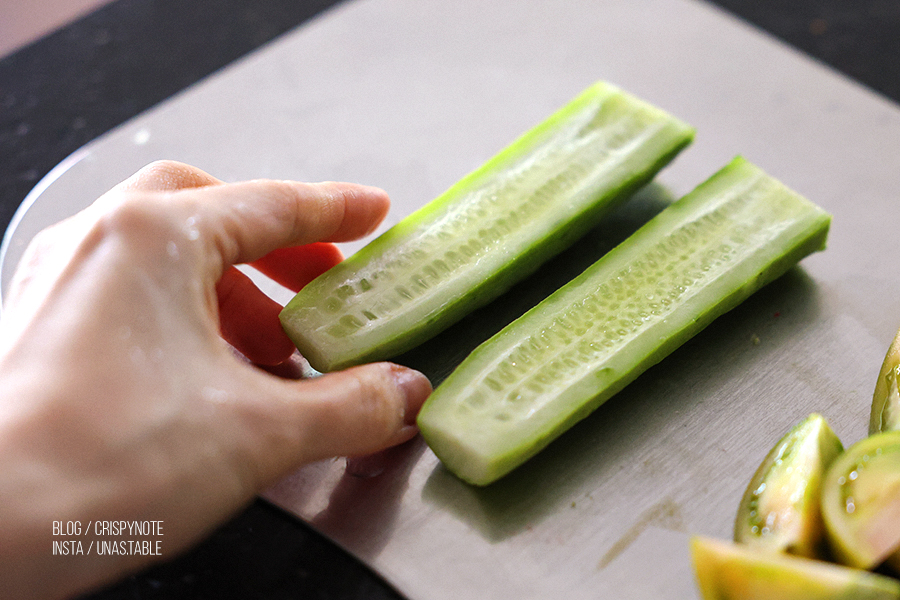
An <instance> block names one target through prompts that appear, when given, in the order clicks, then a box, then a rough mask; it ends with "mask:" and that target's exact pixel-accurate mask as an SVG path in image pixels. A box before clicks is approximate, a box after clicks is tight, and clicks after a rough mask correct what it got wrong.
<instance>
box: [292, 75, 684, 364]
mask: <svg viewBox="0 0 900 600" xmlns="http://www.w3.org/2000/svg"><path fill="white" fill-rule="evenodd" d="M693 136H694V130H693V128H691V127H690V126H689V125H687V124H685V123H683V122H682V121H680V120H678V119H676V118H674V117H672V116H671V115H669V114H667V113H666V112H664V111H662V110H660V109H659V108H656V107H654V106H652V105H650V104H648V103H646V102H644V101H642V100H640V99H638V98H635V97H634V96H631V95H629V94H627V93H626V92H623V91H622V90H620V89H618V88H616V87H615V86H612V85H610V84H607V83H603V82H600V83H597V84H594V85H592V86H591V87H590V88H588V89H587V90H585V91H584V92H583V93H581V94H580V95H579V96H578V97H576V98H575V99H574V100H572V101H571V102H570V103H569V104H567V105H566V106H564V107H563V108H562V109H560V110H559V111H557V112H556V113H555V114H553V115H551V116H550V117H549V118H548V119H547V120H546V121H544V122H543V123H541V124H540V125H538V126H536V127H535V128H533V129H532V130H530V131H529V132H527V133H525V134H524V135H523V136H522V137H520V138H519V139H517V140H516V141H515V142H513V143H512V144H511V145H510V146H508V147H507V148H506V149H504V150H503V151H501V152H500V153H499V154H497V155H496V156H495V157H494V158H492V159H490V160H489V161H487V162H486V163H485V164H484V165H483V166H481V167H480V168H479V169H477V170H476V171H474V172H472V173H470V174H469V175H467V176H465V177H464V178H463V179H461V180H460V181H459V182H458V183H456V184H455V185H454V186H452V187H451V188H450V189H448V190H447V191H446V192H445V193H444V194H442V195H441V196H439V197H438V198H436V199H435V200H433V201H432V202H430V203H428V204H427V205H425V206H424V207H422V208H421V209H419V210H417V211H416V212H415V213H413V214H412V215H409V216H408V217H406V218H405V219H403V220H402V221H401V222H400V223H398V224H397V225H395V226H394V227H392V228H391V229H390V230H388V231H387V232H385V233H384V234H382V235H381V236H379V237H378V238H377V239H375V240H374V241H372V242H371V243H370V244H368V245H367V246H365V247H364V248H362V249H361V250H360V251H359V252H357V253H356V254H354V255H353V256H351V257H349V258H348V259H347V260H345V261H344V262H342V263H340V264H338V265H337V266H335V267H334V268H332V269H331V270H329V271H328V272H326V273H324V274H323V275H321V276H320V277H319V278H317V279H316V280H315V281H313V282H311V283H310V284H309V285H307V286H306V287H305V288H304V289H303V290H301V291H300V292H299V293H298V294H297V295H296V296H295V297H294V298H293V299H292V300H291V301H290V302H289V303H288V305H287V306H286V307H285V308H284V310H283V311H282V312H281V322H282V325H283V327H284V330H285V331H286V332H287V334H288V336H289V337H290V338H291V340H292V341H293V342H294V344H295V345H296V346H297V347H298V348H299V350H300V352H301V354H302V355H303V356H304V357H305V358H306V359H307V360H308V361H309V362H310V364H312V366H313V367H314V368H316V369H317V370H319V371H333V370H337V369H341V368H344V367H348V366H352V365H355V364H359V363H363V362H368V361H373V360H382V359H387V358H391V357H394V356H396V355H398V354H400V353H402V352H405V351H407V350H409V349H411V348H413V347H415V346H417V345H419V344H420V343H422V342H424V341H425V340H427V339H429V338H430V337H432V336H434V335H435V334H437V333H439V332H440V331H442V330H443V329H445V328H446V327H448V326H449V325H451V324H453V323H454V322H456V321H458V320H459V319H461V318H462V317H463V316H465V315H466V314H468V313H469V312H471V311H472V310H474V309H476V308H478V307H480V306H482V305H484V304H487V303H488V302H489V301H491V300H493V299H494V298H496V297H497V296H499V295H500V294H502V293H503V292H504V291H506V290H507V289H508V288H509V287H510V286H512V285H513V284H514V283H516V282H517V281H519V280H521V279H523V278H524V277H526V276H527V275H529V274H530V273H532V272H533V271H534V270H535V269H536V268H537V267H538V266H539V265H540V264H542V263H543V262H545V261H546V260H547V259H549V258H551V257H552V256H554V255H555V254H557V253H559V252H560V251H562V250H563V249H565V248H566V247H568V246H569V245H570V244H571V243H573V242H574V241H575V240H576V239H578V238H579V237H580V236H581V235H583V234H584V233H586V232H587V231H588V230H589V229H590V228H591V227H593V226H595V225H596V224H597V223H598V222H599V220H600V219H601V218H602V217H603V216H604V215H606V214H607V213H608V212H609V211H611V210H613V209H614V208H615V207H617V206H618V205H619V204H621V203H622V202H624V201H625V200H626V199H627V198H628V197H629V196H630V195H631V194H632V193H633V192H635V191H636V190H637V189H639V188H640V187H641V186H643V185H644V184H646V183H647V182H649V181H650V180H651V179H652V178H653V176H654V175H655V174H656V173H657V172H658V171H659V170H660V169H662V168H663V167H664V166H665V165H666V164H667V163H668V162H670V161H671V160H672V158H674V157H675V155H676V154H678V152H680V151H681V150H682V149H683V148H684V147H685V146H687V145H688V144H689V143H690V142H691V140H692V139H693Z"/></svg>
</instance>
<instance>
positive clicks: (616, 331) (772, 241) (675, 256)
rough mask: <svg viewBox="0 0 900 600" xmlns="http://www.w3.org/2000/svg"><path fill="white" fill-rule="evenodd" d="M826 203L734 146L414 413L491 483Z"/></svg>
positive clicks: (801, 235)
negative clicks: (710, 171)
mask: <svg viewBox="0 0 900 600" xmlns="http://www.w3.org/2000/svg"><path fill="white" fill-rule="evenodd" d="M830 222H831V217H830V215H828V214H827V213H826V212H824V211H823V210H821V209H820V208H819V207H817V206H815V205H814V204H812V203H811V202H809V201H808V200H806V199H805V198H803V197H801V196H800V195H798V194H797V193H795V192H793V191H791V190H789V189H788V188H787V187H785V186H784V185H782V184H781V183H779V182H778V181H776V180H775V179H773V178H771V177H769V176H768V175H766V174H765V173H764V172H763V171H761V170H760V169H759V168H758V167H756V166H754V165H752V164H751V163H750V162H748V161H746V160H744V159H743V158H741V157H737V158H735V159H734V160H733V161H732V162H731V163H730V164H728V165H727V166H726V167H724V168H723V169H722V170H721V171H719V172H718V173H717V174H715V175H714V176H713V177H711V178H710V179H709V180H707V181H706V182H705V183H703V184H701V185H700V186H699V187H697V188H696V189H695V190H694V191H693V192H691V193H690V194H688V195H687V196H685V197H683V198H681V199H680V200H678V201H676V202H674V203H673V204H672V205H670V206H669V207H668V208H666V209H665V210H663V211H662V212H661V213H660V214H659V215H657V216H656V217H654V218H653V219H652V220H651V221H649V222H648V223H647V224H645V225H644V226H643V227H642V228H641V229H639V230H638V231H637V232H636V233H635V234H634V235H632V236H631V237H629V238H628V239H627V240H625V241H624V242H623V243H622V244H620V245H619V246H617V247H616V248H614V249H613V250H612V251H611V252H610V253H608V254H607V255H606V256H604V257H603V258H601V259H600V260H599V261H597V262H596V263H594V265H592V266H591V267H589V268H588V269H587V270H586V271H585V272H584V273H582V274H581V275H579V276H578V277H576V278H575V279H574V280H572V281H571V282H570V283H568V284H567V285H565V286H563V287H562V288H560V289H559V290H557V291H556V292H555V293H553V294H552V295H550V296H549V297H548V298H547V299H546V300H544V301H543V302H541V303H540V304H538V305H537V306H536V307H534V308H533V309H531V310H530V311H529V312H527V313H525V314H524V315H523V316H522V317H520V318H519V319H517V320H516V321H514V322H512V323H511V324H510V325H508V326H507V327H506V328H505V329H503V330H501V331H500V332H499V333H498V334H496V335H495V336H494V337H492V338H491V339H489V340H488V341H487V342H485V343H483V344H482V345H481V346H479V347H478V348H476V349H475V350H474V351H473V352H472V353H471V354H470V355H469V356H468V357H467V358H466V359H465V360H464V361H463V363H462V364H461V365H460V366H459V367H458V368H457V369H456V370H455V371H454V372H453V373H451V374H450V376H449V377H448V378H447V379H446V380H445V381H444V382H443V383H442V384H441V385H439V386H438V387H437V389H436V390H435V391H434V393H433V394H432V395H431V397H430V398H429V400H427V401H426V403H425V405H424V407H423V408H422V410H421V412H420V413H419V417H418V424H419V428H420V429H421V431H422V434H423V435H424V437H425V440H426V441H427V442H428V444H429V445H430V446H431V448H432V450H434V452H435V454H437V456H438V457H439V458H440V459H441V460H442V462H443V463H444V464H445V465H446V466H447V467H448V468H449V469H450V470H451V471H452V472H454V473H456V474H457V475H458V476H459V477H460V478H462V479H464V480H466V481H468V482H470V483H473V484H476V485H484V484H488V483H490V482H492V481H494V480H496V479H498V478H500V477H502V476H503V475H505V474H506V473H508V472H509V471H511V470H512V469H514V468H515V467H517V466H518V465H520V464H522V463H523V462H525V461H526V460H527V459H528V458H529V457H531V456H533V455H534V454H536V453H537V452H538V451H539V450H541V449H542V448H543V447H544V446H546V445H547V444H548V443H550V441H551V440H553V439H554V438H556V437H557V436H558V435H560V434H561V433H562V432H563V431H565V430H566V429H568V428H569V427H570V426H572V425H573V424H574V423H575V422H577V421H579V420H580V419H582V418H583V417H585V416H587V415H588V414H589V413H590V412H591V411H593V410H594V409H595V408H597V407H598V406H599V405H600V404H602V403H603V402H605V401H606V400H607V399H608V398H610V397H611V396H612V395H613V394H615V393H616V392H617V391H619V390H620V389H622V388H623V387H624V386H625V385H627V384H628V383H629V382H630V381H632V380H633V379H635V378H636V377H637V376H638V375H639V374H640V373H642V372H643V371H644V370H646V369H647V368H649V367H650V366H651V365H653V364H655V363H657V362H659V361H660V360H662V358H663V357H665V356H667V355H668V354H669V353H670V352H672V351H673V350H674V349H675V348H677V347H678V346H680V345H681V344H682V343H684V342H685V341H686V340H688V339H690V338H691V337H692V336H693V335H694V334H696V333H697V332H698V331H700V330H701V329H703V328H704V327H706V325H708V324H709V323H710V322H711V321H712V320H713V319H715V318H716V317H717V316H719V315H721V314H723V313H724V312H726V311H728V310H730V309H731V308H733V307H734V306H736V305H737V304H738V303H740V302H741V301H743V300H744V299H745V298H747V297H748V296H749V295H750V294H752V293H753V292H754V291H756V290H757V289H759V288H760V287H762V286H763V285H764V284H766V283H767V282H769V281H771V280H772V279H775V278H776V277H778V276H779V275H781V274H783V273H784V272H785V271H786V270H787V269H788V268H789V267H791V266H792V265H794V264H795V263H796V262H797V261H799V260H800V259H801V258H803V257H804V256H806V255H807V254H809V253H811V252H814V251H816V250H820V249H822V248H824V245H825V240H826V236H827V233H828V228H829V224H830Z"/></svg>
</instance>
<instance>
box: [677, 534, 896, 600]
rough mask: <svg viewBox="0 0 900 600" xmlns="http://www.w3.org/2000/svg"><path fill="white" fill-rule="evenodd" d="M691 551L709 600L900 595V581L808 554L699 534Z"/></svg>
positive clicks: (875, 599) (850, 599) (882, 599)
mask: <svg viewBox="0 0 900 600" xmlns="http://www.w3.org/2000/svg"><path fill="white" fill-rule="evenodd" d="M691 557H692V559H693V563H694V572H695V574H696V576H697V585H698V587H699V588H700V592H701V594H702V595H703V598H704V600H799V599H803V600H900V582H898V581H897V580H895V579H892V578H890V577H886V576H884V575H878V574H875V573H869V572H868V571H862V570H859V569H851V568H848V567H844V566H840V565H835V564H831V563H827V562H823V561H818V560H812V559H809V558H804V557H799V556H791V555H788V554H779V553H773V552H766V551H761V550H759V549H758V548H752V547H750V546H748V545H744V544H733V543H729V542H723V541H719V540H713V539H709V538H704V537H700V536H694V537H693V538H691Z"/></svg>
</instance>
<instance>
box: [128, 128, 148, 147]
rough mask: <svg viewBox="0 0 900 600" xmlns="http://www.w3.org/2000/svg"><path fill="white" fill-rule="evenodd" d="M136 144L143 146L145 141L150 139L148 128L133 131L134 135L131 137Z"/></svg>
mask: <svg viewBox="0 0 900 600" xmlns="http://www.w3.org/2000/svg"><path fill="white" fill-rule="evenodd" d="M131 140H132V141H133V142H134V144H135V145H136V146H143V145H144V144H146V143H147V142H149V141H150V130H149V129H140V130H138V131H137V132H135V134H134V137H132V138H131Z"/></svg>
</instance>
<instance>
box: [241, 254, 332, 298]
mask: <svg viewBox="0 0 900 600" xmlns="http://www.w3.org/2000/svg"><path fill="white" fill-rule="evenodd" d="M343 258H344V256H343V254H342V253H341V251H340V249H339V248H338V247H337V246H335V245H334V244H331V243H328V242H316V243H313V244H306V245H304V246H293V247H290V248H279V249H277V250H273V251H272V252H269V253H268V254H266V255H265V256H263V257H262V258H261V259H259V260H256V261H254V262H253V263H251V264H252V265H253V266H254V267H255V268H256V269H259V271H260V272H261V273H263V274H264V275H267V276H268V277H271V278H272V279H273V280H275V281H277V282H278V283H280V284H281V285H283V286H284V287H286V288H288V289H289V290H293V291H295V292H299V291H300V290H301V289H302V288H303V287H304V286H305V285H306V284H307V283H309V282H310V281H312V280H313V279H315V278H316V277H318V276H319V275H321V274H322V273H324V272H325V271H327V270H328V269H330V268H331V267H333V266H334V265H336V264H338V263H339V262H341V260H343Z"/></svg>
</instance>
